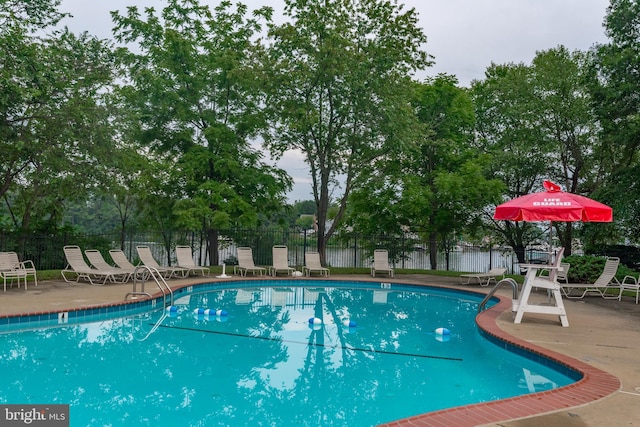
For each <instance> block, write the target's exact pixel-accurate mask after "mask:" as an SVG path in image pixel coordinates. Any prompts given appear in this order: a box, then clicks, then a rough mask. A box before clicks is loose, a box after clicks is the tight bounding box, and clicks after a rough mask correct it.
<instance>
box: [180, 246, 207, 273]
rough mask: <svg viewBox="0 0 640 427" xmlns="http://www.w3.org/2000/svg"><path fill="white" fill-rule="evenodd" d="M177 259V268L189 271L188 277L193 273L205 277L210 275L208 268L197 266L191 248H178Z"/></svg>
mask: <svg viewBox="0 0 640 427" xmlns="http://www.w3.org/2000/svg"><path fill="white" fill-rule="evenodd" d="M176 259H177V265H176V266H177V267H182V268H185V269H186V270H187V273H186V274H187V276H188V275H189V273H191V272H194V273H197V272H200V274H202V275H203V276H208V275H209V269H208V268H206V267H200V266H197V265H196V263H195V261H193V252H192V250H191V246H176Z"/></svg>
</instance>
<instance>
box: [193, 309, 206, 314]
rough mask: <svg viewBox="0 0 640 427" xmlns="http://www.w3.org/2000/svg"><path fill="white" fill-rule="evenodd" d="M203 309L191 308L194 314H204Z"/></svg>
mask: <svg viewBox="0 0 640 427" xmlns="http://www.w3.org/2000/svg"><path fill="white" fill-rule="evenodd" d="M205 311H206V310H205V309H204V308H196V309H195V310H193V313H194V314H205Z"/></svg>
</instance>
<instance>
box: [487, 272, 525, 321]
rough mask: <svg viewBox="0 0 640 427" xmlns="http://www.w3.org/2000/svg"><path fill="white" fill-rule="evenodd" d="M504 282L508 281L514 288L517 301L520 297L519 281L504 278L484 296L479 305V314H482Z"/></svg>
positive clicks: (514, 296) (514, 298) (514, 297)
mask: <svg viewBox="0 0 640 427" xmlns="http://www.w3.org/2000/svg"><path fill="white" fill-rule="evenodd" d="M503 283H508V284H510V285H511V287H512V288H513V300H514V301H516V300H517V299H518V282H516V281H515V280H513V279H512V278H510V277H507V278H504V279H502V280H500V281H499V282H498V283H496V284H495V286H494V287H493V288H492V289H491V290H490V291H489V293H488V294H487V295H486V296H485V297H484V299H483V300H482V302H481V303H480V304H479V305H478V314H480V313H481V312H482V311H483V310H484V308H485V306H486V305H487V302H489V300H490V299H491V297H492V296H493V295H494V294H495V293H496V291H497V290H498V288H499V287H500V286H501V285H502V284H503Z"/></svg>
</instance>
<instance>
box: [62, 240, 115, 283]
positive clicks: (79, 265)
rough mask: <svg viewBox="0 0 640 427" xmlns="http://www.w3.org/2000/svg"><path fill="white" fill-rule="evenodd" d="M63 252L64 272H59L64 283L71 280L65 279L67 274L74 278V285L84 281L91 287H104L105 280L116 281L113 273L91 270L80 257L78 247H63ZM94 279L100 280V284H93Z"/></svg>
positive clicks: (80, 253)
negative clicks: (65, 261)
mask: <svg viewBox="0 0 640 427" xmlns="http://www.w3.org/2000/svg"><path fill="white" fill-rule="evenodd" d="M63 251H64V256H65V258H66V259H67V266H66V267H65V269H64V270H62V271H61V273H62V278H63V279H64V281H65V282H67V283H71V282H72V280H69V278H68V277H67V275H68V274H72V275H75V276H76V280H75V282H76V283H78V282H79V281H80V279H86V280H88V281H89V283H91V284H92V285H104V284H105V283H107V280H109V281H112V282H116V281H117V278H116V277H115V276H114V273H113V272H111V271H101V270H97V269H95V268H91V267H90V266H89V265H88V264H87V262H86V261H85V260H84V257H83V256H82V250H80V247H79V246H73V245H69V246H65V247H64V248H63ZM94 279H95V280H100V279H101V280H102V282H97V283H94Z"/></svg>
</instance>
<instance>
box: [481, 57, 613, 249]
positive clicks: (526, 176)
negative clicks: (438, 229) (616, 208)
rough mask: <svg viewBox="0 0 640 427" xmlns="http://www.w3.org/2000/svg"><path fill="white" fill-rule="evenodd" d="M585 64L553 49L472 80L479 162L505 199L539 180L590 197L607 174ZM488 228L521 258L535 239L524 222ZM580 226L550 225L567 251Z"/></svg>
mask: <svg viewBox="0 0 640 427" xmlns="http://www.w3.org/2000/svg"><path fill="white" fill-rule="evenodd" d="M588 66H589V58H588V57H587V56H586V55H585V54H584V53H582V52H579V51H576V52H569V51H568V50H567V49H566V48H564V47H563V46H559V47H557V48H554V49H549V50H547V51H541V52H538V53H537V54H536V56H535V58H534V59H533V61H532V63H531V65H525V64H505V65H495V64H494V65H492V66H491V67H489V69H488V70H487V72H486V76H487V77H486V79H485V80H483V81H476V82H474V83H473V87H472V94H473V99H474V102H475V107H476V117H477V132H478V135H479V138H478V140H477V142H478V144H479V148H480V149H482V150H484V151H487V152H488V153H490V154H491V156H490V157H489V158H488V163H487V164H486V166H487V169H488V171H489V173H490V176H493V177H496V178H498V179H500V180H501V181H502V182H503V183H504V184H505V186H506V189H507V191H506V194H505V199H507V200H508V199H512V198H515V197H519V196H522V195H525V194H529V193H532V192H535V191H541V189H542V188H541V187H542V182H543V180H545V179H551V180H552V181H554V182H556V183H558V184H560V185H561V186H562V187H563V189H564V190H565V191H569V192H572V193H578V194H582V195H586V196H589V195H590V193H591V192H592V191H593V190H594V189H595V188H596V187H597V184H598V183H599V182H601V181H602V179H603V177H604V176H606V173H607V170H608V169H607V167H606V162H603V159H602V157H601V156H598V155H596V153H598V152H599V151H600V150H602V149H604V148H605V145H603V144H602V142H601V141H600V140H598V139H597V138H596V137H595V136H596V135H597V132H598V125H597V121H596V120H595V116H594V114H593V111H592V109H591V99H590V96H589V90H588V86H587V85H586V83H585V81H586V80H585V79H586V78H585V76H586V74H587V70H588ZM487 226H488V227H489V228H490V229H491V230H493V231H494V233H496V234H497V235H498V236H500V239H501V240H502V241H503V242H504V243H505V244H507V245H509V246H511V247H513V248H514V249H515V250H516V252H517V253H519V254H521V255H522V254H524V248H525V247H526V246H527V245H528V244H529V243H531V242H532V241H534V240H535V239H537V238H539V237H540V236H539V232H538V229H537V227H536V226H534V225H532V224H529V223H526V222H520V223H513V222H508V221H500V222H496V221H488V222H487ZM580 227H581V224H576V225H574V224H568V225H566V226H557V225H556V226H555V231H556V235H557V236H558V237H559V239H560V243H561V244H562V246H564V247H565V248H566V250H567V251H568V252H569V251H570V248H571V246H572V240H573V238H574V237H575V236H574V231H575V230H577V229H579V228H580ZM582 237H584V236H582ZM590 237H593V236H590ZM520 261H523V259H521V260H520Z"/></svg>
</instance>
